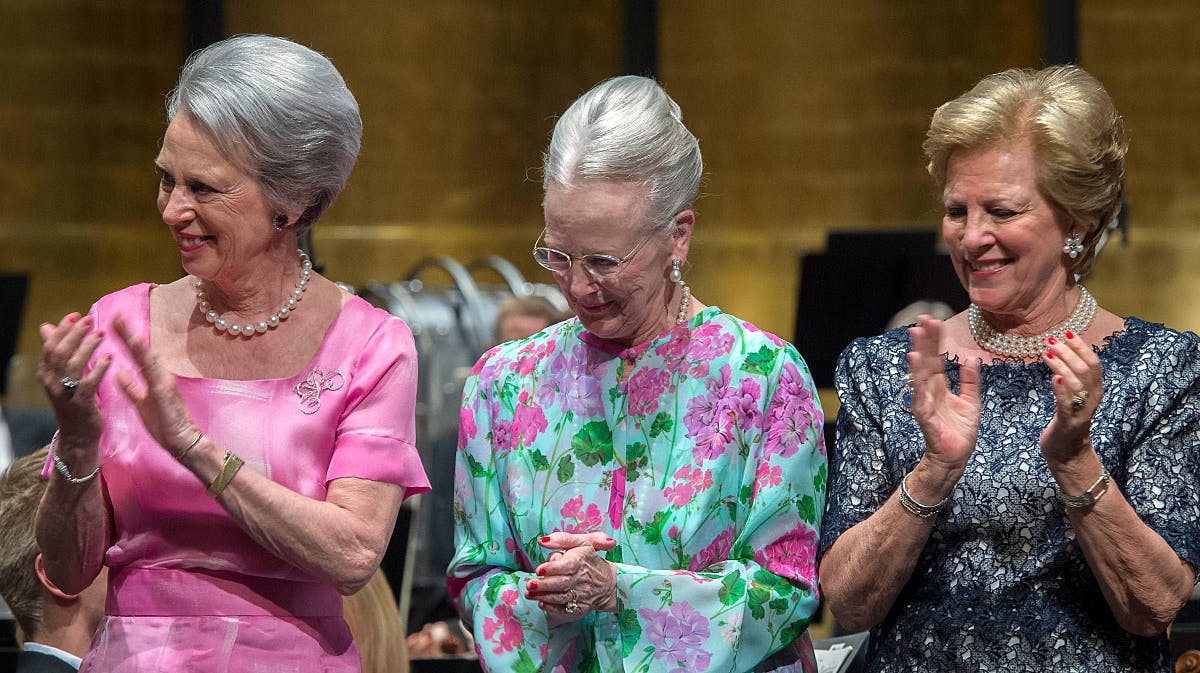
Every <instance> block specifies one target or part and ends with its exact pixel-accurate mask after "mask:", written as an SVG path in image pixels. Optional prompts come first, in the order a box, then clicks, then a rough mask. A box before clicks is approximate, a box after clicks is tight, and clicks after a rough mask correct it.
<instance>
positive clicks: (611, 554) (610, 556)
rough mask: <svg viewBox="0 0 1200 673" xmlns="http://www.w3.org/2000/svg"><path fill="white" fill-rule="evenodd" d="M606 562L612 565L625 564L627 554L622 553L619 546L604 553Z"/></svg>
mask: <svg viewBox="0 0 1200 673" xmlns="http://www.w3.org/2000/svg"><path fill="white" fill-rule="evenodd" d="M604 560H606V561H611V562H612V563H624V562H625V553H624V552H622V551H621V546H620V545H617V546H616V547H613V548H612V549H610V550H608V551H607V552H605V553H604Z"/></svg>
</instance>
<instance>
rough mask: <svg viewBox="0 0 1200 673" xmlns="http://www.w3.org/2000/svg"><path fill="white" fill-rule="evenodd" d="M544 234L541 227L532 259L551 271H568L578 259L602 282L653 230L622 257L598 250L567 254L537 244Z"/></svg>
mask: <svg viewBox="0 0 1200 673" xmlns="http://www.w3.org/2000/svg"><path fill="white" fill-rule="evenodd" d="M545 234H546V230H545V229H542V233H540V234H538V237H537V240H536V241H534V244H533V259H534V260H536V261H537V263H538V264H540V265H541V266H542V267H543V268H545V269H548V270H550V271H551V272H553V273H564V274H565V273H570V271H571V264H572V262H573V261H574V260H579V261H580V262H582V263H583V268H584V270H585V271H587V272H588V275H589V276H591V277H592V280H595V281H596V282H598V283H599V282H603V281H605V280H608V279H610V278H612V277H613V276H615V275H616V274H617V272H618V271H620V270H621V265H623V264H625V263H626V262H628V261H629V260H631V259H633V256H634V255H636V254H637V251H638V250H640V249H641V248H642V246H643V245H645V243H646V241H649V240H650V238H651V237H653V236H654V234H655V232H653V231H652V232H650V233H649V234H647V235H646V237H645V238H643V239H642V240H640V241H638V244H637V245H635V246H633V250H630V251H629V254H627V255H625V256H624V257H614V256H613V255H605V254H603V253H599V252H593V253H589V254H587V255H569V254H567V253H565V252H563V251H562V250H555V249H554V248H548V247H546V246H544V245H538V243H540V242H541V240H542V236H544V235H545Z"/></svg>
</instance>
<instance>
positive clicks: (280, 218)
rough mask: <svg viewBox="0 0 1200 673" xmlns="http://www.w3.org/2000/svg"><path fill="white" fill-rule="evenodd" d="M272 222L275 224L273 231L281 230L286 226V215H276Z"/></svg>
mask: <svg viewBox="0 0 1200 673" xmlns="http://www.w3.org/2000/svg"><path fill="white" fill-rule="evenodd" d="M272 224H273V225H275V231H283V230H284V229H286V228H287V226H288V219H287V215H277V216H276V217H275V220H274V221H273V222H272Z"/></svg>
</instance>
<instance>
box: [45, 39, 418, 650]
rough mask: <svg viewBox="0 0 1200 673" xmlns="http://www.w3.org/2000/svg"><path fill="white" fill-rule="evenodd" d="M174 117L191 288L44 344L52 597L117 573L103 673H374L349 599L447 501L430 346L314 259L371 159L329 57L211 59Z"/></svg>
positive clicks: (289, 45) (103, 312) (268, 46)
mask: <svg viewBox="0 0 1200 673" xmlns="http://www.w3.org/2000/svg"><path fill="white" fill-rule="evenodd" d="M167 117H168V120H169V122H170V123H169V125H168V126H167V130H166V134H165V136H164V137H163V140H162V147H161V150H160V151H159V153H158V157H157V159H156V160H155V163H156V164H157V166H158V170H159V174H160V179H159V185H158V208H159V211H160V213H161V214H162V219H163V223H164V224H165V225H166V226H167V228H168V231H169V232H170V234H171V236H172V237H173V239H174V241H175V243H176V245H177V247H178V250H179V255H180V258H181V262H182V265H183V268H184V270H185V271H186V272H187V275H186V276H184V277H183V278H180V279H179V280H176V281H175V282H172V283H168V284H165V285H157V284H141V285H135V286H133V287H129V288H126V289H124V290H120V291H118V292H115V293H113V294H110V295H108V296H106V297H103V298H101V299H100V300H99V301H97V302H96V303H95V305H93V306H92V309H91V311H90V312H89V313H88V314H87V315H86V316H80V315H79V314H77V313H72V314H70V315H68V316H66V317H65V318H63V319H62V321H61V322H59V323H58V324H57V325H54V324H49V323H46V324H43V325H42V326H41V336H42V338H43V340H44V347H43V353H42V360H41V364H40V366H39V377H40V379H41V383H42V385H43V387H44V388H45V390H46V393H47V394H48V395H49V397H50V401H51V403H52V405H53V407H54V411H55V414H56V416H57V418H58V433H57V434H56V436H55V440H54V444H53V449H52V453H51V460H49V461H48V462H47V466H46V474H47V476H48V477H49V478H50V482H49V485H48V488H47V490H46V494H45V497H44V499H43V501H42V506H41V508H40V510H39V512H38V521H37V535H38V542H39V544H40V546H41V548H42V551H43V555H44V559H45V569H46V575H47V577H49V578H50V579H51V580H52V581H53V582H54V583H55V584H56V585H57V586H58V587H59V588H60V589H62V590H63V591H65V592H67V593H71V592H76V591H80V590H81V589H82V588H84V587H87V586H88V584H90V583H91V581H92V579H93V578H94V577H96V575H97V574H98V573H99V572H100V569H101V568H102V567H103V566H107V567H108V568H109V590H108V599H107V605H106V617H105V619H104V622H103V623H102V624H101V626H100V629H99V630H98V631H97V633H96V636H95V638H94V640H93V641H92V648H91V651H90V652H89V654H88V656H87V657H86V658H85V659H84V662H83V666H82V669H81V670H83V671H105V672H110V671H118V672H122V671H130V672H142V671H171V672H174V671H205V672H206V673H211V672H224V671H227V672H231V673H241V672H250V671H254V672H257V673H263V672H269V671H317V670H319V671H358V670H359V668H360V665H359V655H358V651H357V649H356V648H355V646H354V643H353V642H352V639H351V635H350V630H349V628H348V627H347V626H346V622H345V620H344V619H343V618H342V600H341V595H342V594H346V595H349V594H353V593H354V592H356V591H358V590H359V589H360V588H362V587H363V586H364V585H365V584H366V583H367V581H368V580H369V579H370V578H371V576H372V574H373V573H374V572H375V570H376V568H377V567H378V565H379V561H380V558H381V557H382V555H383V552H384V550H385V548H386V547H387V543H388V539H389V537H390V536H391V533H392V529H393V527H394V524H395V518H396V513H397V510H398V508H399V506H400V503H401V501H402V500H403V499H404V498H405V497H406V496H407V495H411V494H413V493H420V492H422V491H425V490H428V481H427V479H426V478H425V473H424V471H423V470H422V468H421V464H420V460H419V458H418V456H417V453H416V450H415V448H414V441H415V440H414V403H415V391H416V387H415V385H416V356H415V349H414V344H413V339H412V335H411V333H410V332H409V330H408V327H407V326H406V325H405V324H404V323H403V322H402V321H400V320H399V319H396V318H394V317H392V316H390V315H388V314H387V313H385V312H383V311H380V310H378V309H375V308H373V307H371V306H370V305H369V304H367V303H366V302H364V301H362V300H361V299H358V298H356V297H354V296H352V295H350V294H348V293H346V292H345V291H343V290H342V289H341V288H339V287H338V286H337V285H335V284H334V283H332V282H330V281H329V280H327V279H325V278H323V277H322V276H320V275H319V274H317V273H316V272H314V271H313V270H312V265H311V264H310V263H309V261H308V258H307V257H306V256H305V255H304V253H303V252H300V251H298V250H297V238H298V236H299V234H300V233H301V232H303V231H306V230H308V229H309V228H310V227H312V226H313V224H314V223H315V222H316V221H317V219H318V218H319V217H320V216H321V214H322V213H323V212H324V211H325V209H326V208H328V207H329V205H330V204H331V203H332V202H333V200H334V199H335V197H336V196H337V194H338V193H339V192H340V191H341V189H342V187H343V186H344V185H345V183H346V180H347V178H348V176H349V174H350V170H351V169H352V168H353V166H354V163H355V161H356V159H357V156H358V150H359V142H360V138H361V135H362V122H361V120H360V119H359V114H358V104H357V102H356V101H355V99H354V96H353V95H352V94H351V93H350V90H349V89H348V88H347V87H346V84H345V82H344V81H343V80H342V77H341V75H340V74H338V72H337V70H336V69H335V68H334V67H333V64H332V63H330V62H329V60H328V59H326V58H325V57H324V56H322V55H321V54H319V53H317V52H315V51H313V50H311V49H308V48H307V47H303V46H301V45H298V44H295V43H293V42H289V41H287V40H284V39H280V38H275V37H268V36H263V35H246V36H240V37H235V38H231V39H229V40H225V41H223V42H218V43H216V44H214V45H212V46H210V47H207V48H205V49H204V50H202V51H200V52H198V53H196V54H195V55H193V56H192V57H191V58H190V59H189V60H188V62H187V64H186V65H185V66H184V69H183V72H182V74H181V75H180V79H179V85H178V87H177V88H176V89H175V91H174V92H173V93H172V94H171V97H170V100H169V102H168V108H167ZM114 335H115V338H114ZM110 370H112V371H111V372H110Z"/></svg>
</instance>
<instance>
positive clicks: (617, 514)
mask: <svg viewBox="0 0 1200 673" xmlns="http://www.w3.org/2000/svg"><path fill="white" fill-rule="evenodd" d="M624 511H625V467H624V466H621V467H619V468H617V470H616V471H615V472H613V479H612V493H611V494H610V495H609V497H608V523H609V525H610V526H612V528H613V530H616V529H618V528H620V527H621V515H622V514H623V513H624Z"/></svg>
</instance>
